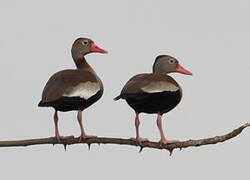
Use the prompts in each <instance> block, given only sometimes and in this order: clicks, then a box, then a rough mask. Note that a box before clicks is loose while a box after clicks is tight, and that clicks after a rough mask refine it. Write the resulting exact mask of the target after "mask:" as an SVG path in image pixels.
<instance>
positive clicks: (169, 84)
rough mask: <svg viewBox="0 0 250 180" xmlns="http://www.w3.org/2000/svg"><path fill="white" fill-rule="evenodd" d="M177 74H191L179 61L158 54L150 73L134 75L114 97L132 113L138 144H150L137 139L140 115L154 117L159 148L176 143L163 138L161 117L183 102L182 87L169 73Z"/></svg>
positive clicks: (138, 136)
mask: <svg viewBox="0 0 250 180" xmlns="http://www.w3.org/2000/svg"><path fill="white" fill-rule="evenodd" d="M172 72H178V73H182V74H185V75H192V73H191V72H190V71H188V70H186V69H184V68H183V67H182V66H181V65H180V63H179V61H178V60H177V59H176V58H175V57H172V56H169V55H159V56H157V57H156V59H155V61H154V64H153V68H152V73H142V74H137V75H135V76H133V77H132V78H131V79H129V81H128V82H127V83H126V84H125V86H124V87H123V89H122V90H121V93H120V95H118V96H117V97H115V98H114V100H115V101H117V100H119V99H124V100H126V102H127V104H128V105H129V106H130V107H131V108H132V109H133V110H134V111H135V115H136V116H135V129H136V138H132V139H133V140H135V141H137V143H138V144H141V143H142V142H145V141H149V140H148V139H147V138H142V137H140V133H139V125H140V120H139V114H140V113H147V114H157V121H156V122H157V126H158V129H159V132H160V136H161V139H160V141H159V143H160V144H161V145H164V144H170V143H176V142H179V141H178V140H168V139H166V137H165V135H164V133H163V129H162V115H163V114H165V113H167V112H169V111H171V110H172V109H174V108H175V107H176V106H177V105H178V104H179V103H180V101H181V99H182V88H181V87H180V85H179V84H178V83H177V82H176V80H175V79H174V78H172V77H171V76H169V75H168V74H169V73H172Z"/></svg>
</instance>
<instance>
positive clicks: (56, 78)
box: [38, 37, 108, 142]
mask: <svg viewBox="0 0 250 180" xmlns="http://www.w3.org/2000/svg"><path fill="white" fill-rule="evenodd" d="M90 53H108V52H107V51H106V50H104V49H102V48H100V47H98V46H97V45H96V44H95V43H94V41H93V40H91V39H89V38H83V37H80V38H78V39H76V40H75V41H74V43H73V45H72V48H71V54H72V58H73V60H74V63H75V65H76V69H66V70H62V71H59V72H56V73H55V74H53V75H52V76H51V77H50V78H49V80H48V82H47V83H46V85H45V87H44V89H43V92H42V98H41V101H40V102H39V104H38V106H39V107H52V108H54V110H55V112H54V124H55V137H56V139H57V140H58V141H61V140H63V139H69V138H72V136H61V135H60V133H59V129H58V111H61V112H67V111H77V120H78V123H79V126H80V130H81V135H80V137H79V142H80V141H82V140H83V139H87V138H95V137H97V136H90V135H87V134H86V133H85V131H84V128H83V123H82V111H83V110H85V109H86V108H88V107H89V106H91V105H92V104H93V103H95V102H96V101H98V100H99V99H100V98H101V97H102V95H103V83H102V81H101V79H100V78H99V77H98V75H97V74H96V72H95V71H94V69H93V68H92V67H91V66H90V65H89V64H88V63H87V61H86V59H85V56H86V55H87V54H90Z"/></svg>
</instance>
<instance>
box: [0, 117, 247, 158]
mask: <svg viewBox="0 0 250 180" xmlns="http://www.w3.org/2000/svg"><path fill="white" fill-rule="evenodd" d="M248 126H250V122H249V123H246V124H244V125H242V126H240V127H239V128H237V129H235V130H233V131H232V132H230V133H228V134H225V135H222V136H215V137H212V138H206V139H198V140H188V141H182V142H178V143H173V144H167V145H161V144H160V143H158V142H143V143H141V145H139V144H137V143H136V142H135V141H133V140H131V139H121V138H107V137H98V138H91V139H85V140H82V141H81V142H79V139H78V138H72V139H67V140H62V141H61V142H58V141H57V140H56V139H55V137H50V138H41V139H27V140H16V141H0V147H13V146H31V145H41V144H53V145H54V144H63V145H64V148H65V149H66V145H72V144H78V143H84V144H88V146H89V148H90V145H91V144H95V143H97V144H120V145H131V146H140V152H141V151H142V149H143V148H146V147H147V148H155V149H166V150H168V151H169V152H170V154H172V152H173V150H174V149H176V148H180V149H182V148H187V147H192V146H195V147H197V146H203V145H208V144H216V143H219V142H224V141H226V140H229V139H231V138H234V137H236V136H237V135H239V134H240V133H241V132H242V130H243V129H245V128H246V127H248Z"/></svg>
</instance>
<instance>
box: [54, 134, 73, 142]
mask: <svg viewBox="0 0 250 180" xmlns="http://www.w3.org/2000/svg"><path fill="white" fill-rule="evenodd" d="M56 139H57V141H58V142H61V140H68V139H74V136H59V135H56Z"/></svg>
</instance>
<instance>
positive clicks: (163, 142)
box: [159, 139, 180, 145]
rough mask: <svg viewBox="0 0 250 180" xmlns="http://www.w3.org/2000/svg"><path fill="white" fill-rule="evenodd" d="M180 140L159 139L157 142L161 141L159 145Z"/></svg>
mask: <svg viewBox="0 0 250 180" xmlns="http://www.w3.org/2000/svg"><path fill="white" fill-rule="evenodd" d="M178 142H180V141H179V140H167V139H161V140H160V141H159V143H161V145H164V144H173V143H178Z"/></svg>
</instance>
